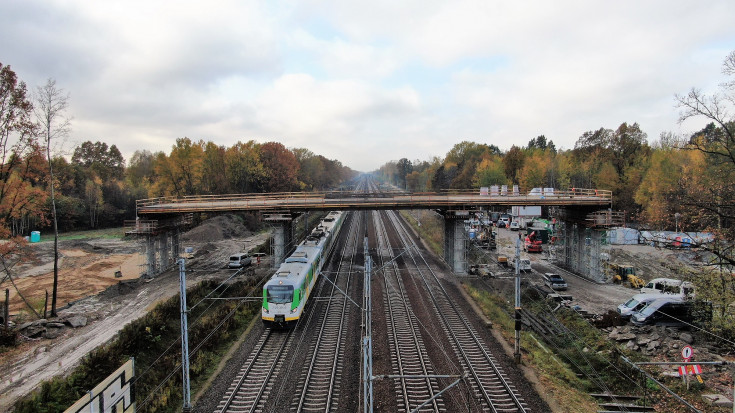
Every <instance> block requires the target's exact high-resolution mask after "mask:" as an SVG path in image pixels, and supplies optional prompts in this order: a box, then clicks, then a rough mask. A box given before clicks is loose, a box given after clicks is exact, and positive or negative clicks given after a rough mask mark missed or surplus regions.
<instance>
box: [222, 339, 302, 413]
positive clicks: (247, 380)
mask: <svg viewBox="0 0 735 413" xmlns="http://www.w3.org/2000/svg"><path fill="white" fill-rule="evenodd" d="M291 336H292V335H291V331H276V330H272V329H266V330H265V331H264V332H263V334H262V335H261V337H260V339H259V341H258V343H257V344H256V346H255V349H254V350H253V352H252V353H251V354H250V356H249V357H248V359H247V361H246V363H245V364H244V365H243V366H242V367H241V368H240V371H239V372H238V373H237V375H236V376H235V379H234V380H233V382H232V384H231V385H230V387H229V389H228V391H227V393H226V394H225V396H224V397H223V399H222V401H220V403H219V405H218V406H217V410H216V412H222V413H224V412H256V411H262V410H263V405H264V403H265V401H266V399H267V396H268V395H269V394H270V391H271V389H272V388H273V379H274V377H275V376H277V375H278V372H279V370H280V369H281V367H282V365H283V360H284V358H283V355H284V354H285V353H286V352H287V351H288V349H289V347H290V345H291Z"/></svg>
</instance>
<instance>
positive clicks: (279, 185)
mask: <svg viewBox="0 0 735 413" xmlns="http://www.w3.org/2000/svg"><path fill="white" fill-rule="evenodd" d="M260 160H261V162H263V167H264V168H265V170H266V171H267V172H266V176H267V177H268V178H267V188H268V191H270V192H288V191H292V190H294V189H297V186H298V181H297V176H298V173H299V163H298V161H297V160H296V156H294V154H293V152H291V151H290V150H288V148H286V147H285V146H283V144H282V143H278V142H267V143H264V144H263V145H261V147H260Z"/></svg>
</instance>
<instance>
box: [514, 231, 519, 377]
mask: <svg viewBox="0 0 735 413" xmlns="http://www.w3.org/2000/svg"><path fill="white" fill-rule="evenodd" d="M515 319H516V325H515V352H514V353H513V358H514V359H515V362H516V364H518V363H520V362H521V234H520V232H519V233H518V239H517V240H516V276H515Z"/></svg>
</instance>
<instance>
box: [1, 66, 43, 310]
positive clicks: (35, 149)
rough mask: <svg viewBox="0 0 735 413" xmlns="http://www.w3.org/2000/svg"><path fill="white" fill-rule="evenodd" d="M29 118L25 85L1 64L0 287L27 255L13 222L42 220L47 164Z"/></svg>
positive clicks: (29, 110) (10, 278)
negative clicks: (32, 218)
mask: <svg viewBox="0 0 735 413" xmlns="http://www.w3.org/2000/svg"><path fill="white" fill-rule="evenodd" d="M32 115H33V104H32V103H31V101H30V99H29V97H28V93H27V88H26V85H25V83H24V82H22V81H19V80H18V77H17V75H16V74H15V72H14V71H13V70H12V69H11V68H10V66H6V65H3V64H2V63H0V238H1V239H4V240H5V241H4V242H2V243H0V274H2V275H0V284H1V283H4V282H5V281H6V280H8V281H9V282H10V283H14V282H13V275H12V269H13V267H14V266H15V265H16V264H17V263H19V262H22V261H24V260H26V259H27V258H28V256H29V253H28V251H26V250H25V245H26V243H25V241H24V240H23V238H22V236H21V235H23V234H22V232H18V228H17V227H15V226H14V225H13V222H14V221H15V222H18V221H19V220H20V222H23V221H24V220H25V217H30V216H35V217H36V219H38V220H40V221H44V220H45V201H46V199H47V197H48V195H47V194H46V191H45V190H44V189H43V183H44V182H43V181H44V176H45V171H46V170H47V165H46V164H45V160H44V156H43V151H42V148H41V147H40V145H39V144H38V140H37V138H36V137H37V125H36V124H35V122H33V119H32V117H33V116H32ZM14 227H15V228H14ZM16 290H17V288H16ZM18 293H19V295H20V296H21V298H23V299H24V300H25V298H24V297H23V296H22V294H21V293H20V291H18ZM26 304H27V302H26ZM29 308H31V310H32V311H34V312H35V310H33V308H32V307H31V306H29ZM36 314H37V313H36ZM37 315H38V314H37Z"/></svg>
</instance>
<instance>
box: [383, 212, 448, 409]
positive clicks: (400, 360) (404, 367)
mask: <svg viewBox="0 0 735 413" xmlns="http://www.w3.org/2000/svg"><path fill="white" fill-rule="evenodd" d="M372 214H373V225H374V226H375V231H376V234H377V242H378V251H379V252H380V253H379V254H378V259H379V260H380V266H382V267H383V271H382V272H381V273H382V278H383V282H384V283H385V294H384V303H385V305H384V308H385V317H386V322H387V324H388V335H389V338H388V341H389V345H390V348H391V360H392V368H393V374H395V375H399V376H403V377H404V378H400V379H397V383H396V388H395V389H396V396H397V402H398V409H399V411H414V410H415V409H416V408H418V407H419V406H422V405H424V406H423V407H422V408H421V410H420V411H445V410H446V408H445V405H444V402H443V401H442V400H441V398H435V396H437V395H438V393H439V392H440V391H441V387H440V385H439V383H438V381H437V379H436V378H428V377H427V376H429V375H434V374H435V372H434V368H433V366H432V364H431V362H430V359H429V354H428V352H427V350H426V346H425V345H424V342H423V339H422V338H421V332H420V330H419V328H420V326H419V324H418V320H417V319H416V316H415V314H414V312H413V311H412V310H411V304H410V301H411V300H410V297H409V296H408V294H407V293H406V289H405V287H404V285H403V280H402V277H401V276H400V271H399V268H398V263H397V262H396V260H395V258H396V257H395V253H394V249H393V248H392V246H391V243H390V240H389V237H388V233H387V230H386V228H385V225H384V221H383V219H382V218H381V216H382V215H383V214H382V213H380V212H378V211H373V213H372ZM432 399H433V400H432ZM428 400H431V402H430V403H428V404H425V403H426V402H427V401H428Z"/></svg>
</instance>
